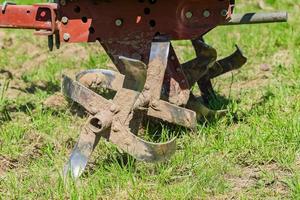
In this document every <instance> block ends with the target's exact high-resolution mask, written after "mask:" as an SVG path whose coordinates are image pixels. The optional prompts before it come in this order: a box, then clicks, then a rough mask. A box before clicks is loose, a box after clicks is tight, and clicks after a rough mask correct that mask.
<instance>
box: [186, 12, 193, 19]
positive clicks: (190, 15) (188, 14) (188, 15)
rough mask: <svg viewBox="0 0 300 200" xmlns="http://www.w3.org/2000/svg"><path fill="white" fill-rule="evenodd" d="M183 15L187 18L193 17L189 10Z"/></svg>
mask: <svg viewBox="0 0 300 200" xmlns="http://www.w3.org/2000/svg"><path fill="white" fill-rule="evenodd" d="M185 17H186V18H187V19H191V18H192V17H193V13H192V12H191V11H188V12H186V13H185Z"/></svg>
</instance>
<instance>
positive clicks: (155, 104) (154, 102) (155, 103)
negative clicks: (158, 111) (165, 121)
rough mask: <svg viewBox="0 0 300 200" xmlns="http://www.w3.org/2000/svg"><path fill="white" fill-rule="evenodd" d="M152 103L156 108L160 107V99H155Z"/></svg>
mask: <svg viewBox="0 0 300 200" xmlns="http://www.w3.org/2000/svg"><path fill="white" fill-rule="evenodd" d="M151 105H152V106H153V107H154V108H157V107H158V101H157V100H154V101H152V102H151Z"/></svg>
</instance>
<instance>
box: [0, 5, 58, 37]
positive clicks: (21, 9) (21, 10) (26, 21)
mask: <svg viewBox="0 0 300 200" xmlns="http://www.w3.org/2000/svg"><path fill="white" fill-rule="evenodd" d="M0 9H2V6H0ZM56 9H57V4H35V5H32V6H27V5H8V6H7V7H6V8H5V10H4V11H3V12H0V28H24V29H36V30H44V31H46V32H43V34H46V35H47V33H48V35H49V34H53V33H54V32H55V30H56V13H55V10H56ZM41 33H42V32H41Z"/></svg>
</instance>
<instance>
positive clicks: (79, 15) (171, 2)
mask: <svg viewBox="0 0 300 200" xmlns="http://www.w3.org/2000/svg"><path fill="white" fill-rule="evenodd" d="M59 2H60V4H59V5H57V4H36V5H33V6H15V5H8V6H7V8H6V10H5V12H4V13H2V14H0V27H11V28H29V29H37V30H39V31H38V32H37V33H38V34H44V35H51V34H54V33H58V34H59V35H60V40H61V41H63V42H68V43H73V42H95V41H100V43H101V44H102V46H103V47H104V49H105V50H106V52H107V54H108V55H109V56H110V57H111V59H112V61H113V62H114V63H115V65H116V67H117V68H118V70H119V71H120V72H121V73H122V72H124V71H125V70H124V66H123V64H122V63H121V62H120V61H119V58H118V57H119V56H124V57H129V58H133V59H138V60H141V61H143V62H144V63H145V64H148V62H149V55H150V47H151V42H152V41H153V39H154V38H155V37H156V36H163V37H164V38H167V40H184V39H189V40H190V39H195V38H199V37H201V36H203V35H204V34H205V33H207V32H208V31H210V30H211V29H213V28H215V27H216V26H218V25H221V24H224V23H225V22H227V21H229V20H230V17H231V14H232V13H231V12H232V7H233V6H234V5H232V4H233V2H232V1H231V0H210V1H207V0H113V1H107V0H105V1H104V0H101V1H100V0H99V1H95V0H76V1H59ZM0 8H1V7H0ZM224 11H225V14H224ZM56 31H57V32H56ZM164 89H165V91H166V92H167V93H168V94H169V95H170V99H169V100H170V101H171V102H172V103H175V104H177V105H184V104H186V102H187V100H188V98H189V97H188V95H189V89H190V86H189V85H188V81H187V80H186V77H185V75H184V73H183V71H182V69H181V65H180V63H179V61H178V58H177V57H176V55H175V52H174V51H173V49H171V52H170V59H169V62H168V67H167V70H166V76H165V82H164ZM173 97H177V98H174V99H173ZM172 99H173V100H172ZM179 99H181V100H180V101H179Z"/></svg>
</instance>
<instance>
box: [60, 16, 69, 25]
mask: <svg viewBox="0 0 300 200" xmlns="http://www.w3.org/2000/svg"><path fill="white" fill-rule="evenodd" d="M68 21H69V19H68V18H67V17H62V18H61V22H62V23H63V24H67V23H68Z"/></svg>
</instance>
